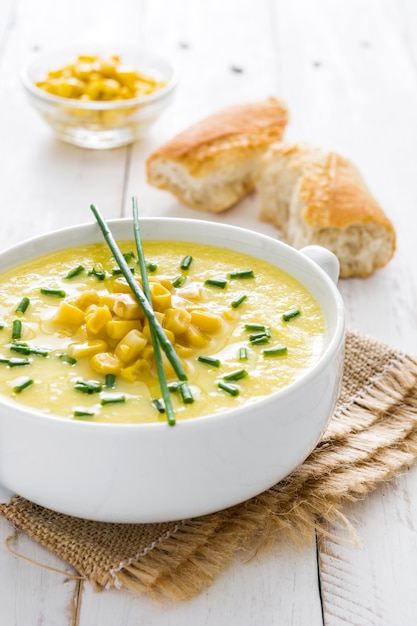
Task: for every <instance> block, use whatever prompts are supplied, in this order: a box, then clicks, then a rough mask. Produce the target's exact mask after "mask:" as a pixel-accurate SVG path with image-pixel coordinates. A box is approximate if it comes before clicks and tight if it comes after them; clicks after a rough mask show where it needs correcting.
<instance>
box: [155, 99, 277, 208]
mask: <svg viewBox="0 0 417 626" xmlns="http://www.w3.org/2000/svg"><path fill="white" fill-rule="evenodd" d="M287 121H288V114H287V108H286V106H285V104H283V103H282V102H280V101H278V100H276V99H275V98H268V99H267V100H264V101H262V102H258V103H254V104H244V105H237V106H231V107H229V108H227V109H224V110H222V111H219V112H218V113H215V114H214V115H211V116H210V117H207V118H206V119H203V120H201V121H200V122H197V123H196V124H194V125H193V126H191V127H190V128H188V129H187V130H185V131H183V132H182V133H180V134H179V135H177V136H176V137H174V138H173V139H171V140H170V141H168V142H167V143H165V144H164V145H162V146H161V147H160V148H158V149H157V150H156V151H155V152H153V153H152V154H151V155H150V156H149V158H148V159H147V163H146V168H147V180H148V182H149V183H150V184H151V185H153V186H155V187H159V188H160V189H166V190H168V191H170V192H172V193H173V194H174V195H175V196H177V197H178V199H179V200H181V202H183V203H184V204H186V205H188V206H190V207H192V208H193V209H201V210H203V211H214V212H219V211H223V210H224V209H227V208H228V207H230V206H231V205H232V204H234V203H235V202H237V201H238V200H240V198H242V197H243V196H244V195H245V194H247V193H248V192H249V191H250V190H251V189H253V187H254V182H255V172H256V169H257V165H258V161H259V158H260V156H261V155H262V154H264V153H265V151H266V149H267V148H268V146H269V145H270V144H272V143H273V142H275V141H280V140H281V139H282V135H283V132H284V129H285V126H286V124H287Z"/></svg>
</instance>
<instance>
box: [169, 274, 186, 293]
mask: <svg viewBox="0 0 417 626" xmlns="http://www.w3.org/2000/svg"><path fill="white" fill-rule="evenodd" d="M186 280H187V278H186V277H185V276H184V275H183V274H178V276H176V277H175V278H174V280H173V281H172V286H173V287H175V288H176V289H178V287H182V286H183V284H184V283H185V281H186Z"/></svg>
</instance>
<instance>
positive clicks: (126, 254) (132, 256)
mask: <svg viewBox="0 0 417 626" xmlns="http://www.w3.org/2000/svg"><path fill="white" fill-rule="evenodd" d="M123 258H124V259H125V261H127V263H129V261H133V260H134V259H135V253H134V252H133V251H132V250H131V251H130V252H123Z"/></svg>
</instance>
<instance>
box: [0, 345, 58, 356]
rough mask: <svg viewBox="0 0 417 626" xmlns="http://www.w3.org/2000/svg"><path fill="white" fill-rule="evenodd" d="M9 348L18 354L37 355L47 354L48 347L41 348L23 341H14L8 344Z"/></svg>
mask: <svg viewBox="0 0 417 626" xmlns="http://www.w3.org/2000/svg"><path fill="white" fill-rule="evenodd" d="M9 348H10V350H12V351H13V352H19V353H20V354H38V355H39V356H48V354H49V350H48V348H41V347H38V346H30V345H29V344H28V343H26V342H25V341H15V342H12V343H11V344H10V345H9Z"/></svg>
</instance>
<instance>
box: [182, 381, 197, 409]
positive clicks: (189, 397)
mask: <svg viewBox="0 0 417 626" xmlns="http://www.w3.org/2000/svg"><path fill="white" fill-rule="evenodd" d="M179 389H180V394H181V398H182V401H183V402H184V404H192V403H193V402H194V398H193V394H192V393H191V389H190V388H189V386H188V385H187V383H185V382H182V383H181V384H180V385H179Z"/></svg>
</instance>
